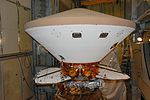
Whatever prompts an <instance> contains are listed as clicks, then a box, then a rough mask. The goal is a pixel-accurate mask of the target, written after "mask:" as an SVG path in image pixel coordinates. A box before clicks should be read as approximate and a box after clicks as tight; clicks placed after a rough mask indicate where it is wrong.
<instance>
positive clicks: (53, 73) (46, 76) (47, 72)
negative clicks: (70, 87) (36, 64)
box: [35, 68, 71, 84]
mask: <svg viewBox="0 0 150 100" xmlns="http://www.w3.org/2000/svg"><path fill="white" fill-rule="evenodd" d="M70 79H71V78H70V77H69V76H63V75H62V74H61V69H60V68H47V69H44V70H41V71H40V72H39V73H38V74H37V75H36V77H35V83H36V84H56V83H60V82H64V81H67V80H70Z"/></svg>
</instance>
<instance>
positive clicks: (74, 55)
mask: <svg viewBox="0 0 150 100" xmlns="http://www.w3.org/2000/svg"><path fill="white" fill-rule="evenodd" d="M133 30H134V28H131V27H126V26H113V25H89V24H88V25H80V24H79V25H77V24H76V25H53V26H52V25H51V26H41V27H32V28H28V29H26V32H28V33H29V34H30V35H31V36H32V37H33V38H34V39H35V40H37V41H38V42H39V43H40V44H41V45H43V46H44V47H45V48H46V49H47V50H48V51H49V52H50V53H51V54H52V55H54V56H55V57H56V58H57V59H58V60H59V61H62V60H63V62H67V63H91V62H98V61H100V60H101V59H102V58H103V57H104V56H106V54H107V53H108V52H110V51H111V49H110V48H111V47H112V46H113V45H114V44H115V43H119V42H121V41H122V40H123V39H125V38H126V37H127V36H128V35H129V34H130V33H131V32H132V31H133ZM73 33H81V34H82V36H81V38H73V37H72V34H73ZM101 33H108V36H107V37H106V38H99V36H100V34H101ZM62 58H64V59H62Z"/></svg>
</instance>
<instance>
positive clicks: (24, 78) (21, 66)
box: [18, 57, 35, 93]
mask: <svg viewBox="0 0 150 100" xmlns="http://www.w3.org/2000/svg"><path fill="white" fill-rule="evenodd" d="M18 61H19V64H20V68H21V73H22V76H23V80H24V81H25V83H26V85H27V86H28V88H29V89H30V90H31V91H32V92H33V93H35V91H34V90H33V89H32V88H31V86H30V85H29V83H28V82H27V80H26V77H25V74H24V71H23V65H22V62H21V60H20V58H19V57H18Z"/></svg>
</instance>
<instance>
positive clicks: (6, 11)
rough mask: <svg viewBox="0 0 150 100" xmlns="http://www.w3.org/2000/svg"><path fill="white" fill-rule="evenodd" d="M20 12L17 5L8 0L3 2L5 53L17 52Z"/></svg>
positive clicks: (2, 18) (3, 42) (2, 17)
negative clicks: (18, 12)
mask: <svg viewBox="0 0 150 100" xmlns="http://www.w3.org/2000/svg"><path fill="white" fill-rule="evenodd" d="M17 16H18V14H17V7H16V5H15V4H12V3H10V2H7V1H3V3H2V4H1V20H2V22H1V24H2V30H1V31H2V44H3V53H4V54H9V53H15V52H18V51H19V48H18V19H17V18H18V17H17Z"/></svg>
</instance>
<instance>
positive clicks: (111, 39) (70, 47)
mask: <svg viewBox="0 0 150 100" xmlns="http://www.w3.org/2000/svg"><path fill="white" fill-rule="evenodd" d="M134 29H135V23H134V22H132V21H129V20H125V19H122V18H118V17H114V16H111V15H106V14H103V13H99V12H96V11H91V10H88V9H83V8H75V9H71V10H68V11H64V12H61V13H57V14H54V15H51V16H47V17H44V18H40V19H37V20H33V21H30V22H28V23H27V24H26V25H25V31H26V32H27V33H28V34H29V35H30V36H31V37H33V38H34V39H35V40H36V41H38V42H39V43H40V44H41V45H43V46H44V47H45V48H46V49H47V50H48V51H49V52H50V53H51V54H52V55H53V56H54V57H56V59H58V60H59V61H60V62H61V66H60V67H59V68H47V69H44V70H41V71H40V72H38V73H37V75H36V77H35V83H37V84H56V83H60V82H66V86H70V87H73V86H74V87H78V88H79V87H82V88H89V89H92V88H97V87H102V86H103V81H102V79H108V80H124V79H129V76H128V75H126V74H122V73H121V72H118V71H117V70H115V69H112V68H109V67H108V66H105V65H100V64H99V62H100V61H101V60H102V59H103V58H104V57H105V56H106V55H107V54H108V53H109V52H111V51H112V50H113V49H114V48H115V46H116V45H118V44H119V43H120V42H121V41H123V40H124V39H125V38H126V37H127V36H128V35H129V34H130V33H132V32H133V31H134ZM67 81H69V82H68V83H67Z"/></svg>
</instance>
